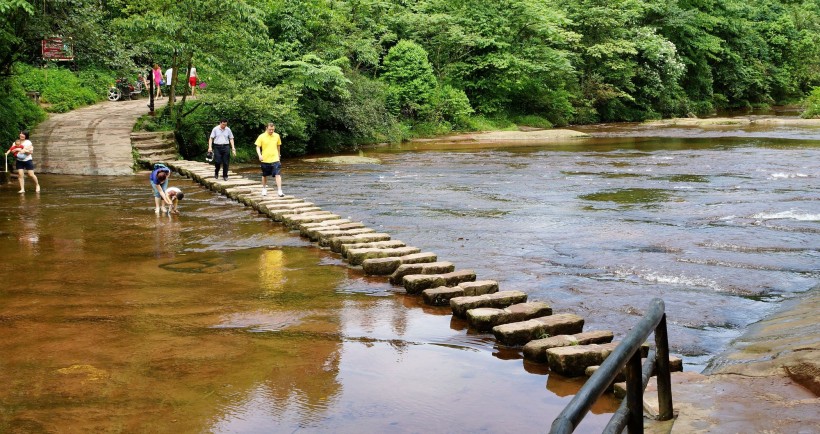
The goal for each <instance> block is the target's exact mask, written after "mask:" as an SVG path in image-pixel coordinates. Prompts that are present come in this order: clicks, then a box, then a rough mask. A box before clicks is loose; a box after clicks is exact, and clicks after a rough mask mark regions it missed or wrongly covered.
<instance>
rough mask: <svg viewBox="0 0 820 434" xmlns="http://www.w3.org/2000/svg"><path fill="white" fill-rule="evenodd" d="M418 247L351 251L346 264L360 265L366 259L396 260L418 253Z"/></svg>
mask: <svg viewBox="0 0 820 434" xmlns="http://www.w3.org/2000/svg"><path fill="white" fill-rule="evenodd" d="M419 252H421V249H419V248H418V247H397V248H395V249H377V248H367V249H351V250H348V251H347V263H348V264H350V265H361V264H362V262H364V261H365V260H366V259H374V258H391V257H392V258H398V257H401V256H405V255H411V254H413V253H419Z"/></svg>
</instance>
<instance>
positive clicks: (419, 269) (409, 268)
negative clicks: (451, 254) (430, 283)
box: [389, 261, 456, 285]
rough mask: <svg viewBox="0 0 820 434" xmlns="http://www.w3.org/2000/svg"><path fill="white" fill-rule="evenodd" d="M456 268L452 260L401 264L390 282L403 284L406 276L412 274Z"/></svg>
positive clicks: (440, 271)
mask: <svg viewBox="0 0 820 434" xmlns="http://www.w3.org/2000/svg"><path fill="white" fill-rule="evenodd" d="M455 269H456V266H455V265H453V263H452V262H447V261H442V262H426V263H424V262H423V263H418V264H401V265H399V267H398V268H396V271H394V272H393V274H391V275H390V279H389V280H390V283H392V284H393V285H401V284H402V279H403V278H404V276H408V275H411V274H442V273H449V272H451V271H453V270H455Z"/></svg>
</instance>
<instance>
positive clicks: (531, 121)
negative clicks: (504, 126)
mask: <svg viewBox="0 0 820 434" xmlns="http://www.w3.org/2000/svg"><path fill="white" fill-rule="evenodd" d="M512 121H513V122H515V123H516V124H517V125H521V126H526V127H533V128H552V122H550V121H548V120H547V119H544V118H542V117H541V116H536V115H524V116H515V117H513V119H512Z"/></svg>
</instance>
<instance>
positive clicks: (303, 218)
mask: <svg viewBox="0 0 820 434" xmlns="http://www.w3.org/2000/svg"><path fill="white" fill-rule="evenodd" d="M337 218H339V216H338V215H337V214H333V213H332V212H330V211H312V212H306V213H299V214H295V213H294V214H285V215H283V216H282V223H284V224H285V226H287V227H289V228H293V227H295V226H298V225H299V223H306V222H320V221H324V220H333V219H337Z"/></svg>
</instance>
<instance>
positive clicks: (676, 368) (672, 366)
mask: <svg viewBox="0 0 820 434" xmlns="http://www.w3.org/2000/svg"><path fill="white" fill-rule="evenodd" d="M645 362H646V359H645V358H644V359H641V366H643V364H644V363H645ZM598 368H600V366H599V365H595V366H587V368H586V369H585V370H584V375H586V376H587V377H591V376H592V374H594V373H595V371H597V370H598ZM657 372H658V363H657V361H655V370H653V371H652V376H653V377H654V376H655V374H657ZM669 372H683V359H681V358H680V357H675V356H669ZM615 381H616V382H617V383H623V388H624V391H626V383H624V382H625V381H626V374H625V371H623V370H622V371H621V372H619V373H618V375H616V376H615ZM615 386H616V387H617V384H616V385H615ZM624 396H625V395H624ZM621 398H623V396H621Z"/></svg>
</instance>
